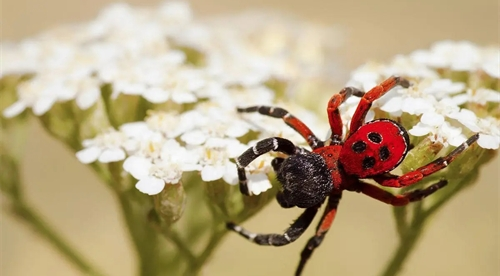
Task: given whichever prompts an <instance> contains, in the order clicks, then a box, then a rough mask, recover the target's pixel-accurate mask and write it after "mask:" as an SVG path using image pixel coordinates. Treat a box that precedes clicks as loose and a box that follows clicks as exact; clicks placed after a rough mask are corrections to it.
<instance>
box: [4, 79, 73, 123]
mask: <svg viewBox="0 0 500 276" xmlns="http://www.w3.org/2000/svg"><path fill="white" fill-rule="evenodd" d="M63 89H64V88H63V82H62V80H61V79H60V78H58V77H57V76H55V75H51V74H44V75H39V76H36V77H34V78H33V79H31V80H28V81H25V82H22V83H20V84H19V85H18V86H17V95H18V97H19V98H18V100H17V101H16V102H15V103H14V104H12V105H11V106H9V107H7V108H6V109H5V110H4V111H3V115H4V116H5V117H7V118H10V117H14V116H17V115H19V114H20V113H21V112H23V111H24V110H25V109H26V108H32V110H33V113H34V114H35V115H37V116H40V115H43V114H45V113H46V112H47V111H48V110H49V109H50V108H51V107H52V106H53V105H54V104H55V103H56V102H57V100H58V98H59V97H60V96H61V95H62V93H63Z"/></svg>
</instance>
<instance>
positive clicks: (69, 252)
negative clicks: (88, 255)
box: [12, 201, 105, 276]
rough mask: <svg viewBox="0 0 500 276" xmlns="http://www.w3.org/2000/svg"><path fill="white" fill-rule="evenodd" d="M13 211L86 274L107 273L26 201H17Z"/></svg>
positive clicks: (97, 274) (14, 203) (97, 275)
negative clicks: (86, 257) (90, 261)
mask: <svg viewBox="0 0 500 276" xmlns="http://www.w3.org/2000/svg"><path fill="white" fill-rule="evenodd" d="M12 205H13V206H12V211H13V212H14V214H15V215H17V217H18V218H20V219H22V220H23V221H24V222H25V223H27V224H29V225H30V226H31V227H32V228H33V229H34V230H35V232H36V233H37V234H39V235H40V236H41V237H42V238H43V239H45V240H46V241H47V242H49V243H50V244H51V245H52V246H53V247H54V248H55V249H56V250H57V251H59V253H61V255H62V256H64V257H65V258H66V260H68V261H69V262H70V263H71V264H73V265H74V266H75V267H76V268H77V269H78V270H80V271H81V272H82V273H84V274H85V275H93V276H99V275H105V274H104V273H101V272H100V271H99V270H98V269H97V268H95V267H93V266H92V265H91V264H90V263H89V262H88V261H87V260H85V259H84V258H83V257H82V256H81V254H80V253H78V252H77V251H76V249H74V248H73V247H71V246H70V245H69V243H68V242H67V241H65V240H64V239H63V238H62V237H61V236H60V235H59V233H57V232H56V231H55V230H54V229H53V228H52V227H51V226H49V224H48V223H47V222H45V221H44V220H43V219H42V217H41V216H40V215H39V214H38V213H37V212H36V211H35V210H34V209H33V208H31V207H30V206H29V205H28V204H27V203H26V202H25V201H15V202H13V204H12Z"/></svg>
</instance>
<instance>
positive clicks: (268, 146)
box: [236, 137, 302, 195]
mask: <svg viewBox="0 0 500 276" xmlns="http://www.w3.org/2000/svg"><path fill="white" fill-rule="evenodd" d="M270 151H278V152H282V153H284V154H287V155H293V154H297V153H300V152H302V149H301V148H298V147H296V146H295V145H294V144H293V143H292V142H291V141H290V140H287V139H284V138H280V137H274V138H266V139H264V140H261V141H259V142H257V144H256V145H255V146H253V147H251V148H249V149H247V150H246V151H245V152H244V153H243V154H241V155H240V156H239V157H238V158H236V166H237V168H238V179H239V182H240V191H241V193H242V194H244V195H252V193H251V192H250V190H249V189H248V180H247V176H246V174H245V167H246V166H248V164H250V163H251V162H252V161H253V160H255V159H256V158H257V157H259V156H261V155H262V154H265V153H268V152H270Z"/></svg>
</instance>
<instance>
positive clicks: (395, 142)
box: [227, 76, 479, 275]
mask: <svg viewBox="0 0 500 276" xmlns="http://www.w3.org/2000/svg"><path fill="white" fill-rule="evenodd" d="M398 85H399V86H402V87H405V88H407V87H409V86H410V82H409V81H408V80H406V79H404V78H401V77H397V76H393V77H390V78H388V79H387V80H385V81H383V82H382V83H380V84H379V85H377V86H375V87H374V88H372V89H371V90H369V91H368V92H366V93H365V92H363V91H361V90H359V89H356V88H354V87H346V88H344V89H342V90H341V91H340V92H339V93H338V94H335V95H333V96H332V97H331V98H330V100H329V102H328V107H327V112H328V121H329V124H330V128H331V136H330V138H329V139H327V140H326V141H321V140H320V139H318V138H317V137H316V136H315V135H314V134H313V132H312V131H311V130H310V129H309V128H308V127H307V126H306V125H305V124H304V123H303V122H302V121H300V120H299V119H298V118H296V117H294V116H293V115H292V114H290V113H289V112H288V111H286V110H285V109H282V108H279V107H269V106H252V107H247V108H238V109H237V111H238V112H258V113H260V114H263V115H267V116H271V117H274V118H281V119H283V121H284V122H285V123H286V124H287V125H288V126H290V127H292V128H293V129H294V130H295V131H297V132H298V133H299V134H300V135H301V136H302V137H304V138H305V140H306V141H307V143H308V144H309V146H310V147H311V149H312V151H308V150H306V149H304V148H301V147H297V146H295V145H294V144H293V143H292V142H291V141H290V140H287V139H285V138H280V137H272V138H266V139H263V140H261V141H259V142H258V143H257V144H256V145H255V146H254V147H252V148H249V149H248V150H246V151H245V152H244V153H243V154H241V156H239V157H238V158H237V159H236V165H237V170H238V178H239V187H240V191H241V193H243V194H244V195H251V192H250V190H249V189H248V186H247V178H246V175H245V167H246V166H248V165H249V164H250V163H251V162H252V161H253V160H255V159H256V158H257V157H258V156H260V155H262V154H265V153H268V152H270V151H275V152H280V153H283V154H285V155H286V156H288V157H287V158H282V157H276V158H274V159H273V160H272V162H271V165H272V167H273V169H274V171H275V172H276V177H277V180H278V181H279V182H280V183H281V185H282V187H281V188H282V189H281V190H280V191H279V192H278V193H277V195H276V200H277V201H278V203H279V204H280V206H281V207H282V208H292V207H295V206H296V207H299V208H304V209H305V210H304V212H303V213H302V214H301V215H300V216H299V217H298V219H297V220H296V221H295V222H294V223H293V224H292V225H290V227H289V228H288V229H286V230H285V232H284V233H283V234H257V233H252V232H250V231H248V230H245V229H244V228H242V227H241V226H239V225H236V224H234V223H232V222H228V223H227V228H228V229H229V230H232V231H235V232H236V233H238V234H239V235H241V236H243V237H245V238H246V239H248V240H250V241H252V242H254V243H256V244H259V245H271V246H283V245H287V244H289V243H291V242H294V241H295V240H297V239H298V238H299V237H300V236H301V235H302V234H303V233H304V232H305V230H306V229H307V228H308V227H309V225H310V224H311V222H312V220H313V218H314V217H315V215H316V213H317V212H318V209H319V208H320V206H321V205H322V203H323V202H325V201H326V208H325V210H324V213H323V216H322V217H321V220H320V222H319V224H318V226H317V228H316V234H315V235H314V236H313V237H312V238H310V239H309V241H308V242H307V244H306V246H305V248H304V249H303V250H302V253H301V255H300V256H301V257H300V262H299V264H298V266H297V269H296V272H295V275H300V274H301V273H302V271H303V269H304V266H305V264H306V262H307V260H308V259H309V258H310V256H311V255H312V253H313V251H314V249H315V248H317V247H318V246H319V245H320V244H321V242H322V241H323V239H324V237H325V234H326V233H327V232H328V230H329V229H330V226H331V225H332V222H333V220H334V218H335V215H336V213H337V206H338V204H339V201H340V199H341V196H342V192H343V191H344V190H347V191H353V192H358V193H362V194H365V195H367V196H369V197H372V198H374V199H376V200H379V201H382V202H384V203H386V204H390V205H393V206H403V205H407V204H408V203H410V202H414V201H419V200H422V199H423V198H425V197H427V196H429V195H430V194H432V193H434V192H436V191H437V190H439V189H441V188H443V187H444V186H446V185H447V181H446V180H445V179H442V180H440V181H438V182H437V183H435V184H432V185H430V186H429V187H427V188H424V189H418V190H413V191H410V192H407V193H404V194H401V195H393V194H392V193H390V192H388V191H385V190H383V189H381V188H380V187H377V186H375V185H372V184H369V183H366V182H364V181H363V180H361V179H373V180H374V181H375V182H377V183H378V184H380V185H381V186H385V187H393V188H402V187H407V186H410V185H413V184H415V183H418V182H419V181H421V180H422V179H423V178H424V177H426V176H428V175H431V174H433V173H435V172H437V171H439V170H441V169H444V168H446V167H447V166H448V165H449V164H450V163H451V162H452V161H453V160H455V158H456V157H457V156H459V155H460V153H462V152H463V151H464V150H465V149H467V148H468V147H469V146H470V145H472V144H473V143H475V142H476V141H477V139H478V138H479V135H478V134H475V135H473V136H471V137H470V138H468V139H467V141H465V142H464V143H463V144H461V145H460V146H458V147H457V148H455V149H454V150H453V151H452V152H451V153H449V154H448V155H447V156H445V157H440V158H437V159H436V160H434V161H433V162H430V163H429V164H427V165H425V166H422V167H420V168H418V169H415V170H413V171H410V172H408V173H405V174H403V175H401V176H397V175H393V174H390V173H389V171H391V170H393V169H394V168H396V167H397V166H398V165H399V164H400V163H401V162H402V161H403V159H404V158H405V156H406V153H407V152H408V150H409V148H410V142H409V136H408V133H407V132H406V130H405V129H404V128H403V126H401V125H400V124H398V123H397V122H395V121H392V120H389V119H377V120H373V121H369V122H367V123H363V122H364V121H365V116H366V114H367V112H368V111H369V109H370V107H371V105H372V103H373V101H375V100H377V99H378V98H380V97H382V96H383V95H384V94H385V93H387V92H388V91H389V90H391V89H392V88H394V87H395V86H398ZM351 95H353V96H356V97H361V100H360V102H359V104H358V106H357V109H356V112H355V113H354V115H353V117H352V120H351V123H350V128H349V131H348V133H347V134H346V135H345V139H344V140H342V136H343V133H342V120H341V117H340V113H339V109H338V108H339V106H340V105H341V104H342V103H343V102H344V101H345V100H346V99H347V98H348V97H350V96H351Z"/></svg>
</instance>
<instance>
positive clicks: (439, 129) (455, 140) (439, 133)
mask: <svg viewBox="0 0 500 276" xmlns="http://www.w3.org/2000/svg"><path fill="white" fill-rule="evenodd" d="M408 132H409V133H410V134H411V135H413V136H424V135H428V134H431V135H430V136H429V137H430V139H431V141H433V142H439V143H441V144H443V145H444V146H445V147H447V146H448V145H452V146H455V147H456V146H459V145H460V144H462V143H463V142H465V140H466V137H465V136H464V135H463V134H462V129H461V128H457V127H452V126H451V125H450V123H448V122H443V123H441V124H439V125H437V126H432V125H427V124H424V123H422V122H419V123H418V124H416V125H415V126H413V128H412V129H410V130H409V131H408Z"/></svg>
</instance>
